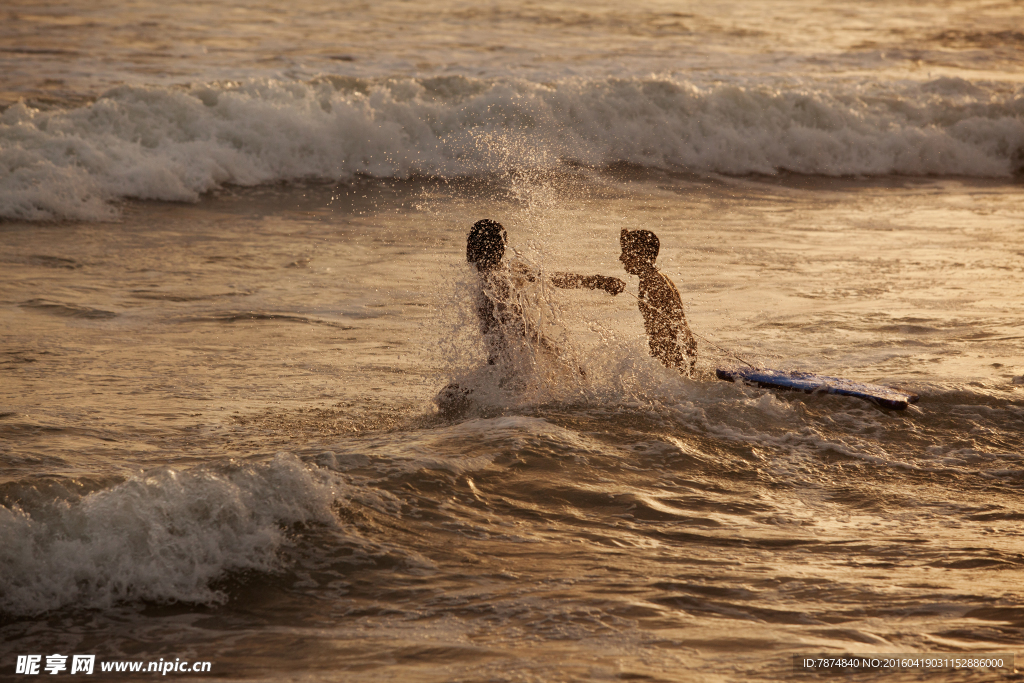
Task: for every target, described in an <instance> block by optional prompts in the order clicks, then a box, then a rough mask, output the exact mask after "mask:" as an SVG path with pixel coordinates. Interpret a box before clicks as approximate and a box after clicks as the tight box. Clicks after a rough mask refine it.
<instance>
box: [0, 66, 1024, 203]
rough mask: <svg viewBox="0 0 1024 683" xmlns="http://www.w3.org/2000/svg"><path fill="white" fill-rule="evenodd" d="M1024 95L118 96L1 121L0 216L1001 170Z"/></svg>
mask: <svg viewBox="0 0 1024 683" xmlns="http://www.w3.org/2000/svg"><path fill="white" fill-rule="evenodd" d="M1021 149H1024V95H1022V94H1020V93H1016V94H1015V93H1011V92H1008V91H1007V90H1006V89H1005V88H1002V89H1000V88H998V87H996V86H992V87H988V86H986V85H985V84H984V83H970V82H967V81H964V80H962V79H956V78H942V79H938V80H933V81H929V82H927V83H923V84H920V83H905V84H903V85H901V86H899V87H897V86H893V85H888V86H884V87H883V86H872V87H871V88H869V87H867V86H863V85H862V86H854V85H849V86H839V85H837V86H835V87H834V89H832V90H828V91H822V90H814V89H807V88H803V87H800V86H798V85H791V86H788V87H776V86H764V85H755V86H743V85H739V84H736V83H733V84H730V83H721V84H718V85H710V86H704V87H697V86H695V85H693V84H690V83H687V82H685V81H681V80H678V79H676V78H673V77H668V76H666V77H650V78H646V79H640V78H609V79H605V80H597V81H594V80H589V81H585V80H563V81H560V82H555V83H544V84H541V83H534V82H529V81H512V80H496V81H484V80H474V79H471V78H466V77H461V76H460V77H450V78H432V79H412V78H405V79H389V80H370V79H354V78H323V79H316V80H313V81H309V82H297V81H296V82H283V81H269V80H259V81H257V80H253V81H249V82H246V83H241V84H229V85H207V86H196V87H191V88H184V87H181V88H160V87H151V88H143V87H128V86H124V87H119V88H116V89H114V90H111V91H109V92H107V93H106V94H105V95H103V96H102V97H101V98H99V99H98V100H96V101H95V102H93V103H91V104H89V105H86V106H82V107H78V108H72V109H52V110H47V111H42V110H37V109H33V108H31V107H29V106H26V105H25V104H24V103H21V104H17V105H14V106H12V107H9V108H8V109H7V110H6V111H4V112H3V113H2V114H0V217H4V218H13V219H27V220H49V219H61V218H71V219H90V220H101V219H107V218H110V217H112V216H114V215H115V209H114V208H113V207H112V205H111V202H115V201H117V200H119V199H122V198H143V199H160V200H172V201H195V200H196V199H197V198H198V197H199V196H200V195H201V194H202V193H204V192H207V191H209V190H211V189H214V188H216V187H218V186H221V185H223V184H237V185H257V184H261V183H270V182H276V181H281V180H297V179H322V180H344V179H348V178H352V177H353V176H355V175H357V174H368V175H371V176H378V177H408V176H410V175H413V174H425V175H442V176H454V175H476V174H484V173H489V172H494V171H501V170H507V169H508V168H510V167H516V168H522V167H530V168H536V167H544V166H553V165H557V164H559V163H561V161H562V160H566V159H571V160H573V161H575V162H580V163H583V164H588V165H595V166H603V165H607V164H612V163H616V162H628V163H635V164H642V165H647V166H654V167H667V168H684V169H689V170H692V171H695V172H701V173H704V172H712V173H724V174H748V173H768V174H771V173H776V172H779V171H792V172H798V173H807V174H824V175H848V174H867V175H886V174H906V175H961V176H980V177H1002V176H1009V175H1011V174H1012V173H1013V172H1014V171H1015V170H1017V169H1016V166H1017V165H1020V163H1021Z"/></svg>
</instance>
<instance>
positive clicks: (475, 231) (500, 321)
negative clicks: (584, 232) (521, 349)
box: [466, 219, 626, 374]
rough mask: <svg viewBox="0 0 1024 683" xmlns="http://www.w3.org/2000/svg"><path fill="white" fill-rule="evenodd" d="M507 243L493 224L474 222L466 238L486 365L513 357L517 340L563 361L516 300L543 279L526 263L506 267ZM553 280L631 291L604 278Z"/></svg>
mask: <svg viewBox="0 0 1024 683" xmlns="http://www.w3.org/2000/svg"><path fill="white" fill-rule="evenodd" d="M505 241H506V237H505V229H504V228H503V227H502V226H501V224H500V223H498V222H497V221H492V220H489V219H484V220H480V221H477V222H476V223H474V224H473V228H472V229H471V230H470V232H469V236H468V238H467V239H466V260H467V261H468V262H470V263H472V264H474V265H475V266H476V269H477V273H479V275H480V285H481V286H480V290H479V292H478V293H477V297H476V314H477V317H478V318H479V320H480V331H481V332H483V335H484V340H485V342H486V344H487V362H488V364H490V365H495V364H496V363H498V362H499V360H500V359H501V358H502V357H503V356H505V355H507V354H508V351H509V344H510V343H516V342H517V341H518V339H514V338H522V339H531V338H532V339H536V341H537V344H538V345H539V346H540V348H541V349H543V350H544V351H545V352H547V353H549V354H551V355H552V356H555V357H559V356H560V355H561V354H560V352H559V350H558V347H556V346H555V345H554V344H553V343H552V342H551V341H550V340H548V339H547V338H546V337H544V336H543V335H542V334H540V332H539V331H538V330H534V329H533V327H532V325H531V324H530V322H529V321H528V320H527V319H526V317H525V316H524V315H523V309H522V306H521V305H520V304H519V303H518V302H516V301H515V289H517V284H520V285H521V284H522V283H525V282H535V281H536V280H537V278H538V277H540V275H539V274H538V273H535V272H533V271H531V270H530V269H529V268H527V267H526V266H524V265H523V264H521V263H514V264H512V265H508V264H506V263H505V262H503V261H502V259H503V258H504V256H505ZM550 281H551V283H552V284H553V285H555V286H556V287H560V288H563V289H573V288H577V289H578V288H585V289H603V290H605V291H607V292H608V293H610V294H618V293H619V292H621V291H622V290H623V289H625V287H626V283H625V282H623V281H622V280H619V279H618V278H614V277H604V276H602V275H575V274H572V273H555V274H554V275H553V276H552V277H551V280H550ZM581 374H582V371H581Z"/></svg>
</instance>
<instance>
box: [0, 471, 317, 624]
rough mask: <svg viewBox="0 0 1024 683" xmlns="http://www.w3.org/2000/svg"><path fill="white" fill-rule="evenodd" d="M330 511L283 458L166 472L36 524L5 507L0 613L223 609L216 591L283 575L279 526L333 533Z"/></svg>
mask: <svg viewBox="0 0 1024 683" xmlns="http://www.w3.org/2000/svg"><path fill="white" fill-rule="evenodd" d="M333 501H334V491H333V490H332V485H331V483H330V482H329V481H328V480H326V479H324V478H323V477H322V474H321V473H319V472H318V471H317V470H316V469H315V468H314V469H310V468H308V467H307V466H305V465H303V464H302V463H301V462H300V461H299V460H298V459H297V458H294V457H291V456H284V455H280V456H278V457H277V458H275V459H274V460H272V461H269V462H265V463H262V464H258V465H245V466H238V467H235V468H233V469H231V470H230V471H226V472H225V471H223V470H221V471H215V470H213V469H200V470H193V471H177V470H174V469H171V468H167V469H163V470H160V471H156V472H152V473H148V474H145V475H141V476H138V477H134V478H131V479H129V480H127V481H125V482H123V483H122V484H119V485H117V486H114V487H112V488H110V489H106V490H103V491H99V492H96V493H93V494H91V495H88V496H86V497H84V498H82V499H81V500H79V501H77V502H72V503H63V504H55V507H53V508H51V509H49V510H44V511H38V510H36V511H32V514H30V513H28V512H26V511H24V510H22V509H20V508H18V507H14V508H13V509H11V508H7V507H0V539H3V542H2V543H0V611H2V612H8V613H11V614H36V613H40V612H44V611H46V610H50V609H55V608H58V607H61V606H63V605H69V604H75V605H76V606H82V607H103V606H106V605H110V604H112V603H114V602H117V601H120V600H136V599H142V600H158V601H176V600H180V601H189V602H218V601H220V600H222V599H223V595H222V594H220V593H219V592H218V591H216V590H215V589H214V588H212V587H211V582H212V581H214V580H215V579H217V578H218V577H221V576H223V575H224V573H225V572H228V571H233V570H243V569H261V570H271V569H273V568H275V566H276V556H275V551H276V550H277V549H278V548H279V547H281V545H282V543H284V542H285V536H284V532H283V529H282V527H283V526H284V525H287V524H291V523H295V522H299V521H306V522H309V521H317V522H322V523H326V524H333V523H334V522H335V518H334V515H333V512H332V509H331V506H332V503H333Z"/></svg>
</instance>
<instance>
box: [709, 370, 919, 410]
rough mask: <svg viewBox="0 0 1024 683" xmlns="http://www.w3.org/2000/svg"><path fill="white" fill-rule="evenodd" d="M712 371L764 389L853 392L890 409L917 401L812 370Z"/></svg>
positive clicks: (905, 394) (912, 396) (878, 386)
mask: <svg viewBox="0 0 1024 683" xmlns="http://www.w3.org/2000/svg"><path fill="white" fill-rule="evenodd" d="M715 375H716V376H717V377H718V379H724V380H729V381H732V382H745V383H747V384H756V385H757V386H759V387H764V388H767V389H785V390H788V391H803V392H804V393H807V394H814V393H824V394H838V395H840V396H854V397H856V398H861V399H864V400H865V401H871V402H872V403H874V404H876V405H880V406H883V407H885V408H891V409H893V410H904V409H906V407H907V406H908V405H909V404H911V403H917V400H918V395H917V394H914V393H911V392H909V391H903V390H901V389H894V388H892V387H887V386H883V385H881V384H867V383H864V382H854V381H852V380H848V379H842V378H840V377H826V376H824V375H816V374H814V373H812V372H792V371H787V370H765V369H760V368H718V369H717V370H715Z"/></svg>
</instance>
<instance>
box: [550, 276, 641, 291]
mask: <svg viewBox="0 0 1024 683" xmlns="http://www.w3.org/2000/svg"><path fill="white" fill-rule="evenodd" d="M551 284H553V285H554V286H555V287H560V288H561V289H603V290H604V291H606V292H608V293H609V294H611V295H612V296H615V295H616V294H619V293H620V292H622V290H624V289H625V288H626V283H625V282H623V281H622V280H620V279H619V278H617V277H607V276H605V275H577V274H575V273H554V274H553V275H552V276H551Z"/></svg>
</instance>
